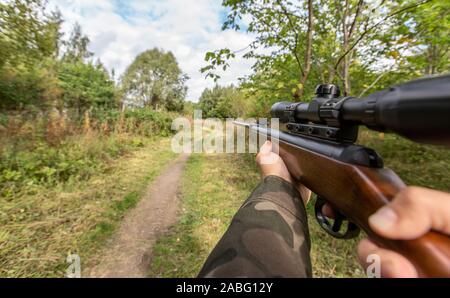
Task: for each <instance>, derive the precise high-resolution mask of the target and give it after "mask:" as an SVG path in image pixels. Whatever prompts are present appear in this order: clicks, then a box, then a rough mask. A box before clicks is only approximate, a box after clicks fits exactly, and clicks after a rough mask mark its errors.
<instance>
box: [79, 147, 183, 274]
mask: <svg viewBox="0 0 450 298" xmlns="http://www.w3.org/2000/svg"><path fill="white" fill-rule="evenodd" d="M187 159H188V155H181V156H180V157H179V158H178V159H177V160H175V161H174V162H173V163H172V164H171V165H170V166H169V167H168V168H167V170H166V171H165V172H164V173H163V174H161V175H160V176H159V177H158V178H157V179H155V180H154V182H153V183H152V185H151V186H150V188H149V191H148V193H147V195H146V196H145V197H144V198H143V199H142V200H141V201H140V202H139V203H138V205H137V206H136V207H135V208H134V209H133V210H131V211H130V212H129V213H128V214H127V216H126V217H125V219H124V221H123V223H122V225H121V227H120V228H119V230H118V231H117V233H116V234H115V236H114V237H112V239H111V240H110V243H108V245H107V247H106V249H105V250H104V252H103V257H102V259H101V260H100V262H99V263H98V265H97V266H96V267H94V268H91V269H88V270H86V271H85V274H86V275H87V276H89V277H146V276H147V269H148V267H149V265H150V263H151V256H152V246H153V244H154V243H155V241H156V239H157V237H158V236H160V235H161V234H163V233H165V232H166V231H167V230H168V228H169V227H170V226H171V225H172V224H174V223H176V220H177V206H178V204H177V202H178V199H179V183H180V179H181V176H182V174H183V169H184V166H185V165H186V161H187Z"/></svg>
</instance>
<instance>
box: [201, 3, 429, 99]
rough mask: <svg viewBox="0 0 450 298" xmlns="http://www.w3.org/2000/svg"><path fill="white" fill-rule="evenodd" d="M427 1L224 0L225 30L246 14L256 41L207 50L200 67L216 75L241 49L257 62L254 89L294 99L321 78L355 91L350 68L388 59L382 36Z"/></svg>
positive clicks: (238, 27)
mask: <svg viewBox="0 0 450 298" xmlns="http://www.w3.org/2000/svg"><path fill="white" fill-rule="evenodd" d="M430 1H431V0H422V1H405V0H400V1H385V0H373V1H369V0H345V1H335V0H313V1H280V0H265V1H260V0H224V1H223V5H224V6H226V7H227V8H228V10H229V14H228V18H227V20H226V22H225V23H224V26H223V28H224V29H234V30H241V27H242V28H244V27H243V26H242V19H243V18H244V17H245V19H246V20H249V22H248V23H247V24H246V26H245V30H246V31H247V32H249V33H252V34H253V35H254V36H255V41H254V42H252V43H251V44H250V45H249V46H248V47H247V48H246V49H244V50H243V51H237V52H234V51H232V50H231V49H220V50H217V51H214V52H209V53H207V54H206V56H205V60H206V61H207V62H208V65H207V66H205V67H204V68H202V71H203V72H205V73H207V76H208V77H211V78H214V79H218V78H219V76H218V75H217V69H218V68H221V69H223V70H226V69H227V68H228V66H229V65H228V60H229V59H232V58H234V57H235V56H236V55H237V54H238V52H244V55H243V57H244V58H252V59H254V60H256V63H255V64H254V66H253V68H254V70H255V75H253V76H251V77H250V78H249V79H248V80H247V83H249V82H251V83H253V86H252V87H256V88H255V89H258V90H261V89H264V90H268V89H272V90H273V92H274V93H282V94H284V95H286V93H290V96H289V97H292V98H293V99H294V100H298V99H299V98H300V97H302V95H305V94H306V95H310V92H311V90H314V87H315V85H316V84H318V83H319V82H329V83H338V84H340V85H342V86H343V88H342V89H343V91H344V93H345V94H353V90H352V83H351V81H352V76H351V73H352V67H353V66H355V67H356V68H361V67H362V68H364V69H366V70H368V71H372V72H376V71H377V70H376V69H375V68H376V66H379V65H380V61H381V60H383V59H385V60H389V59H392V56H389V52H390V51H388V50H387V49H388V44H387V43H386V39H383V38H380V37H382V36H383V35H385V34H386V33H387V32H393V31H394V28H396V27H397V26H398V25H399V23H400V22H401V17H403V16H405V15H408V14H411V13H415V12H417V10H418V8H419V7H422V6H423V5H425V4H427V3H428V2H430ZM397 33H400V31H398V32H397ZM262 49H264V50H262ZM394 60H395V59H394ZM267 78H268V79H269V80H267ZM358 79H360V78H358ZM267 81H269V82H271V84H269V83H267ZM256 83H261V85H256ZM369 85H370V83H369ZM286 91H288V92H286ZM285 99H286V98H285Z"/></svg>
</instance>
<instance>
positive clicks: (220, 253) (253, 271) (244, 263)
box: [199, 176, 312, 278]
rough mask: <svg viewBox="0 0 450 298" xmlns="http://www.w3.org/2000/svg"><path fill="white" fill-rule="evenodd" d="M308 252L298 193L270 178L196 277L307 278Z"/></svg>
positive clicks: (304, 222) (230, 228) (235, 219)
mask: <svg viewBox="0 0 450 298" xmlns="http://www.w3.org/2000/svg"><path fill="white" fill-rule="evenodd" d="M310 247H311V242H310V238H309V231H308V221H307V216H306V210H305V207H304V204H303V203H302V201H301V198H300V194H299V192H298V191H297V189H295V187H293V185H292V184H290V183H288V182H286V181H285V180H283V179H281V178H279V177H275V176H269V177H267V178H265V179H264V181H263V182H262V183H261V184H260V185H259V186H258V187H257V188H256V189H255V190H254V192H253V193H252V195H251V196H250V198H249V199H248V200H247V201H246V202H245V203H244V205H243V206H242V207H241V208H240V210H239V211H238V213H237V214H236V215H235V217H234V218H233V221H232V223H231V225H230V227H229V228H228V231H227V232H226V233H225V235H224V236H223V238H222V239H221V240H220V242H219V243H218V244H217V246H216V248H215V249H214V250H213V252H212V253H211V255H210V256H209V258H208V260H207V261H206V263H205V265H204V266H203V269H202V270H201V272H200V274H199V277H252V278H261V277H262V278H265V277H311V276H312V273H311V260H310V255H309V253H310Z"/></svg>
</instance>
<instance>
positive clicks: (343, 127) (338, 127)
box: [284, 84, 359, 144]
mask: <svg viewBox="0 0 450 298" xmlns="http://www.w3.org/2000/svg"><path fill="white" fill-rule="evenodd" d="M339 96H340V90H339V87H338V86H335V85H331V84H324V85H319V86H317V88H316V98H315V99H314V100H313V101H312V103H311V104H310V105H309V107H308V109H309V112H310V113H314V114H316V115H318V119H317V120H318V121H317V122H305V121H301V120H300V121H298V120H297V117H296V111H297V107H298V106H299V105H301V104H302V103H294V104H291V105H288V106H287V107H286V110H285V115H284V116H285V119H289V121H288V123H287V124H286V130H287V132H289V133H291V134H294V135H302V136H308V137H312V138H320V139H324V140H328V141H332V142H339V143H349V144H354V143H355V142H356V141H357V139H358V131H359V126H358V125H356V124H355V125H353V124H350V123H345V124H343V122H342V121H341V116H342V115H341V114H342V113H341V111H342V107H343V105H344V103H345V102H346V101H347V100H349V99H352V98H353V97H344V98H339Z"/></svg>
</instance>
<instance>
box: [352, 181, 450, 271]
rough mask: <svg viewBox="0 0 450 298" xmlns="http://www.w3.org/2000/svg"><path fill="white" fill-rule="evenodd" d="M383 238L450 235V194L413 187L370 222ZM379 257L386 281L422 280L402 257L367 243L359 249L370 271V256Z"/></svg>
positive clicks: (376, 214)
mask: <svg viewBox="0 0 450 298" xmlns="http://www.w3.org/2000/svg"><path fill="white" fill-rule="evenodd" d="M369 224H370V226H371V228H372V229H373V230H374V231H375V232H376V233H378V234H379V235H380V236H383V237H386V238H389V239H395V240H411V239H417V238H419V237H421V236H423V235H425V234H426V233H427V232H429V231H430V230H434V231H438V232H441V233H444V234H447V235H450V194H448V193H444V192H439V191H434V190H429V189H425V188H419V187H409V188H406V189H405V190H403V191H402V192H401V193H399V194H398V195H397V196H396V197H395V199H394V200H393V201H392V202H391V203H390V204H388V205H386V206H385V207H383V208H381V209H380V210H378V212H377V213H375V214H374V215H372V216H371V217H370V218H369ZM371 254H376V255H379V256H380V258H381V275H382V277H399V278H408V277H418V275H417V271H416V269H415V268H414V266H413V265H412V264H411V262H409V260H407V259H406V258H405V257H403V256H402V255H400V254H398V253H396V252H393V251H390V250H387V249H384V248H380V247H378V246H377V245H376V244H374V243H373V242H372V241H370V240H368V239H365V240H363V241H361V243H360V244H359V246H358V257H359V260H360V262H361V264H362V265H363V266H364V267H366V266H367V265H368V264H367V263H366V259H367V256H369V255H371Z"/></svg>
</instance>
